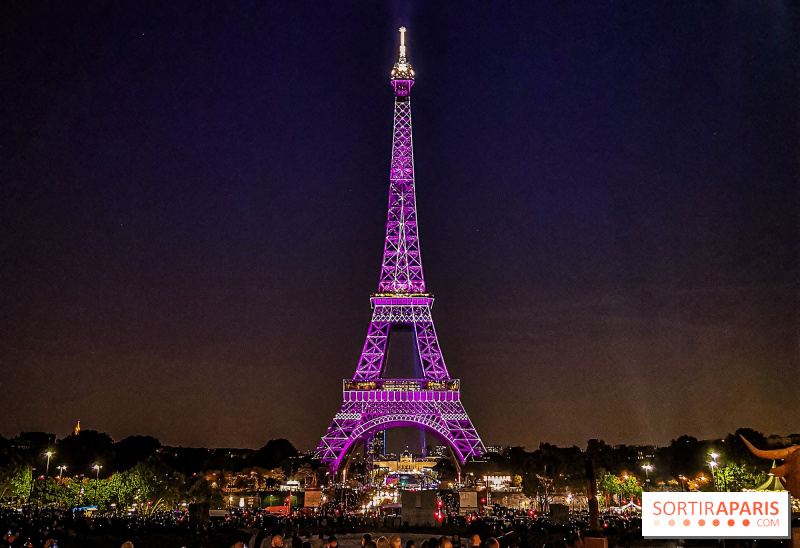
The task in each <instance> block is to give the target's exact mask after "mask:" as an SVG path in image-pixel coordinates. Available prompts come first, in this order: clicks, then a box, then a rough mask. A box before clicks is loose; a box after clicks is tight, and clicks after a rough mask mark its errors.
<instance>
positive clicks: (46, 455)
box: [44, 451, 55, 480]
mask: <svg viewBox="0 0 800 548" xmlns="http://www.w3.org/2000/svg"><path fill="white" fill-rule="evenodd" d="M53 455H55V453H53V452H52V451H48V452H47V453H45V454H44V456H45V457H47V468H46V469H45V473H44V477H45V480H47V477H48V476H49V475H50V457H52V456H53Z"/></svg>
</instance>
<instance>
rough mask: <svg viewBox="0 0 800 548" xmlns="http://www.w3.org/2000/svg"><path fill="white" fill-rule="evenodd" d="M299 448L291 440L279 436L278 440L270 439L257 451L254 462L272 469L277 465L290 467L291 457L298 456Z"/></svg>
mask: <svg viewBox="0 0 800 548" xmlns="http://www.w3.org/2000/svg"><path fill="white" fill-rule="evenodd" d="M298 454H299V453H298V451H297V449H295V447H294V445H292V444H291V443H289V440H286V439H283V438H279V439H276V440H269V441H268V442H267V444H266V445H265V446H264V447H262V448H261V449H259V450H258V451H256V454H255V456H254V457H253V463H254V464H255V465H256V466H261V467H263V468H267V469H272V468H277V467H279V466H280V467H283V468H288V467H289V457H296V456H297V455H298Z"/></svg>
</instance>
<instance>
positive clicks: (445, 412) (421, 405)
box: [317, 27, 486, 473]
mask: <svg viewBox="0 0 800 548" xmlns="http://www.w3.org/2000/svg"><path fill="white" fill-rule="evenodd" d="M405 32H406V29H405V28H404V27H401V28H400V56H399V59H398V60H397V63H395V65H394V68H393V69H392V72H391V82H392V87H394V138H393V142H392V166H391V172H390V176H389V219H388V221H387V223H386V240H385V242H384V246H383V264H382V266H381V278H380V283H379V290H378V293H376V294H374V295H373V296H372V298H371V299H370V300H371V301H372V309H373V312H372V322H371V323H370V326H369V331H368V332H367V340H366V342H365V343H364V349H363V350H362V351H361V358H360V359H359V361H358V367H357V368H356V373H355V375H353V378H352V379H346V380H345V381H344V398H343V399H344V401H343V402H342V406H341V408H340V409H339V412H338V413H336V415H335V416H334V417H333V421H332V422H331V425H330V426H329V427H328V431H327V432H326V433H325V435H324V436H322V441H321V442H320V444H319V447H317V455H318V456H319V457H320V459H321V460H322V463H323V464H325V465H327V466H328V467H329V468H330V469H331V471H332V472H334V473H335V471H336V470H337V469H338V468H339V465H340V464H341V463H342V460H343V459H344V457H345V455H346V454H347V453H348V451H349V450H350V449H351V448H352V447H353V445H354V444H355V443H356V442H359V441H362V442H366V440H368V439H369V438H371V437H372V436H374V434H375V433H376V432H378V431H381V430H386V429H389V428H394V427H399V426H411V427H416V428H420V429H423V430H425V431H426V432H429V433H431V434H433V435H434V436H435V437H437V438H439V439H440V440H441V441H443V442H445V443H447V444H448V445H449V446H450V447H451V449H452V450H453V453H454V455H455V456H456V457H457V458H458V459H459V461H461V463H463V462H464V461H465V460H466V459H467V458H468V457H470V456H479V455H482V454H483V453H484V452H485V451H486V449H485V447H484V446H483V442H481V439H480V437H479V436H478V433H477V432H476V431H475V427H474V426H473V425H472V421H470V419H469V417H468V416H467V412H466V411H465V410H464V406H463V405H462V404H461V396H460V391H459V381H458V380H457V379H451V378H450V375H448V373H447V366H445V363H444V358H443V357H442V352H441V350H440V348H439V341H438V340H437V339H436V329H435V328H434V327H433V318H432V317H431V308H432V307H433V295H431V294H430V293H426V292H425V278H424V276H423V273H422V260H421V257H420V251H419V239H418V235H417V205H416V198H415V194H414V151H413V147H412V142H411V88H412V87H413V85H414V70H413V69H412V68H411V65H410V64H409V63H408V61H407V60H406V46H405ZM400 326H405V327H410V328H411V330H412V333H413V337H414V340H415V342H416V344H415V357H416V358H417V359H418V361H419V363H420V365H421V369H422V377H421V378H415V379H384V378H382V373H383V370H384V365H385V359H386V349H387V345H388V341H389V334H390V332H391V330H392V328H393V327H400Z"/></svg>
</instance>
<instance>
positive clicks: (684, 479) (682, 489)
mask: <svg viewBox="0 0 800 548" xmlns="http://www.w3.org/2000/svg"><path fill="white" fill-rule="evenodd" d="M678 479H680V480H681V491H686V489H685V486H684V484H683V482H685V481H686V476H683V475H681V476H678Z"/></svg>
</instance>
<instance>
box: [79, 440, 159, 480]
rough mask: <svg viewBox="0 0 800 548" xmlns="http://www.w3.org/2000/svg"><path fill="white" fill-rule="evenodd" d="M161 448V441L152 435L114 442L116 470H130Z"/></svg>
mask: <svg viewBox="0 0 800 548" xmlns="http://www.w3.org/2000/svg"><path fill="white" fill-rule="evenodd" d="M81 435H83V433H81ZM160 448H161V443H160V442H159V441H158V440H157V439H156V438H154V437H152V436H128V437H127V438H125V439H124V440H122V441H118V442H117V443H115V444H114V465H113V467H114V470H117V471H125V470H130V469H131V468H133V467H134V466H136V465H137V464H139V463H140V462H142V461H143V460H145V459H147V458H149V457H152V456H153V455H155V454H156V453H157V451H158V449H160Z"/></svg>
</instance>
